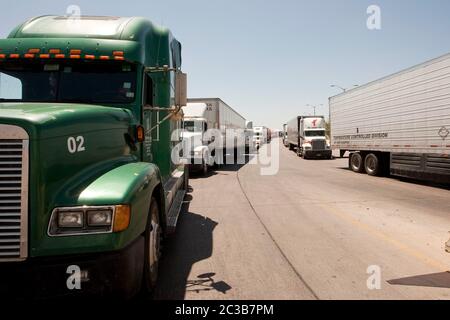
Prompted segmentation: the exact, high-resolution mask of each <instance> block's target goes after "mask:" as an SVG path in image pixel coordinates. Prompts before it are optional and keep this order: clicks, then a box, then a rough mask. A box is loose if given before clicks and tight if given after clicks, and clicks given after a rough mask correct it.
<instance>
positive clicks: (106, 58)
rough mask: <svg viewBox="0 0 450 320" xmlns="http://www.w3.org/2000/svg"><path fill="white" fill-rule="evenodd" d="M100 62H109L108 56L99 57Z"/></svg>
mask: <svg viewBox="0 0 450 320" xmlns="http://www.w3.org/2000/svg"><path fill="white" fill-rule="evenodd" d="M100 60H109V56H100Z"/></svg>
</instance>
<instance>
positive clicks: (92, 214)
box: [87, 210, 112, 227]
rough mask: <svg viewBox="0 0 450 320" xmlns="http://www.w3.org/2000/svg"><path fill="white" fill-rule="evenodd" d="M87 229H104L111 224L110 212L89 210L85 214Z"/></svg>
mask: <svg viewBox="0 0 450 320" xmlns="http://www.w3.org/2000/svg"><path fill="white" fill-rule="evenodd" d="M87 224H88V226H89V227H106V226H109V227H110V226H111V224H112V210H90V211H88V212H87Z"/></svg>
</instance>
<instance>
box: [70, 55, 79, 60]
mask: <svg viewBox="0 0 450 320" xmlns="http://www.w3.org/2000/svg"><path fill="white" fill-rule="evenodd" d="M80 58H81V56H80V55H79V54H71V55H70V59H80Z"/></svg>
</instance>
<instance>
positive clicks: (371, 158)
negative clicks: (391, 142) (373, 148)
mask: <svg viewBox="0 0 450 320" xmlns="http://www.w3.org/2000/svg"><path fill="white" fill-rule="evenodd" d="M364 168H365V170H366V172H367V174H368V175H369V176H378V175H379V174H380V172H381V170H380V169H381V165H380V160H379V159H378V157H377V155H376V154H374V153H369V154H368V155H367V156H366V159H365V160H364Z"/></svg>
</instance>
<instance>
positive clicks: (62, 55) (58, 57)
mask: <svg viewBox="0 0 450 320" xmlns="http://www.w3.org/2000/svg"><path fill="white" fill-rule="evenodd" d="M65 57H66V55H65V54H62V53H60V54H55V58H56V59H64V58H65Z"/></svg>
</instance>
